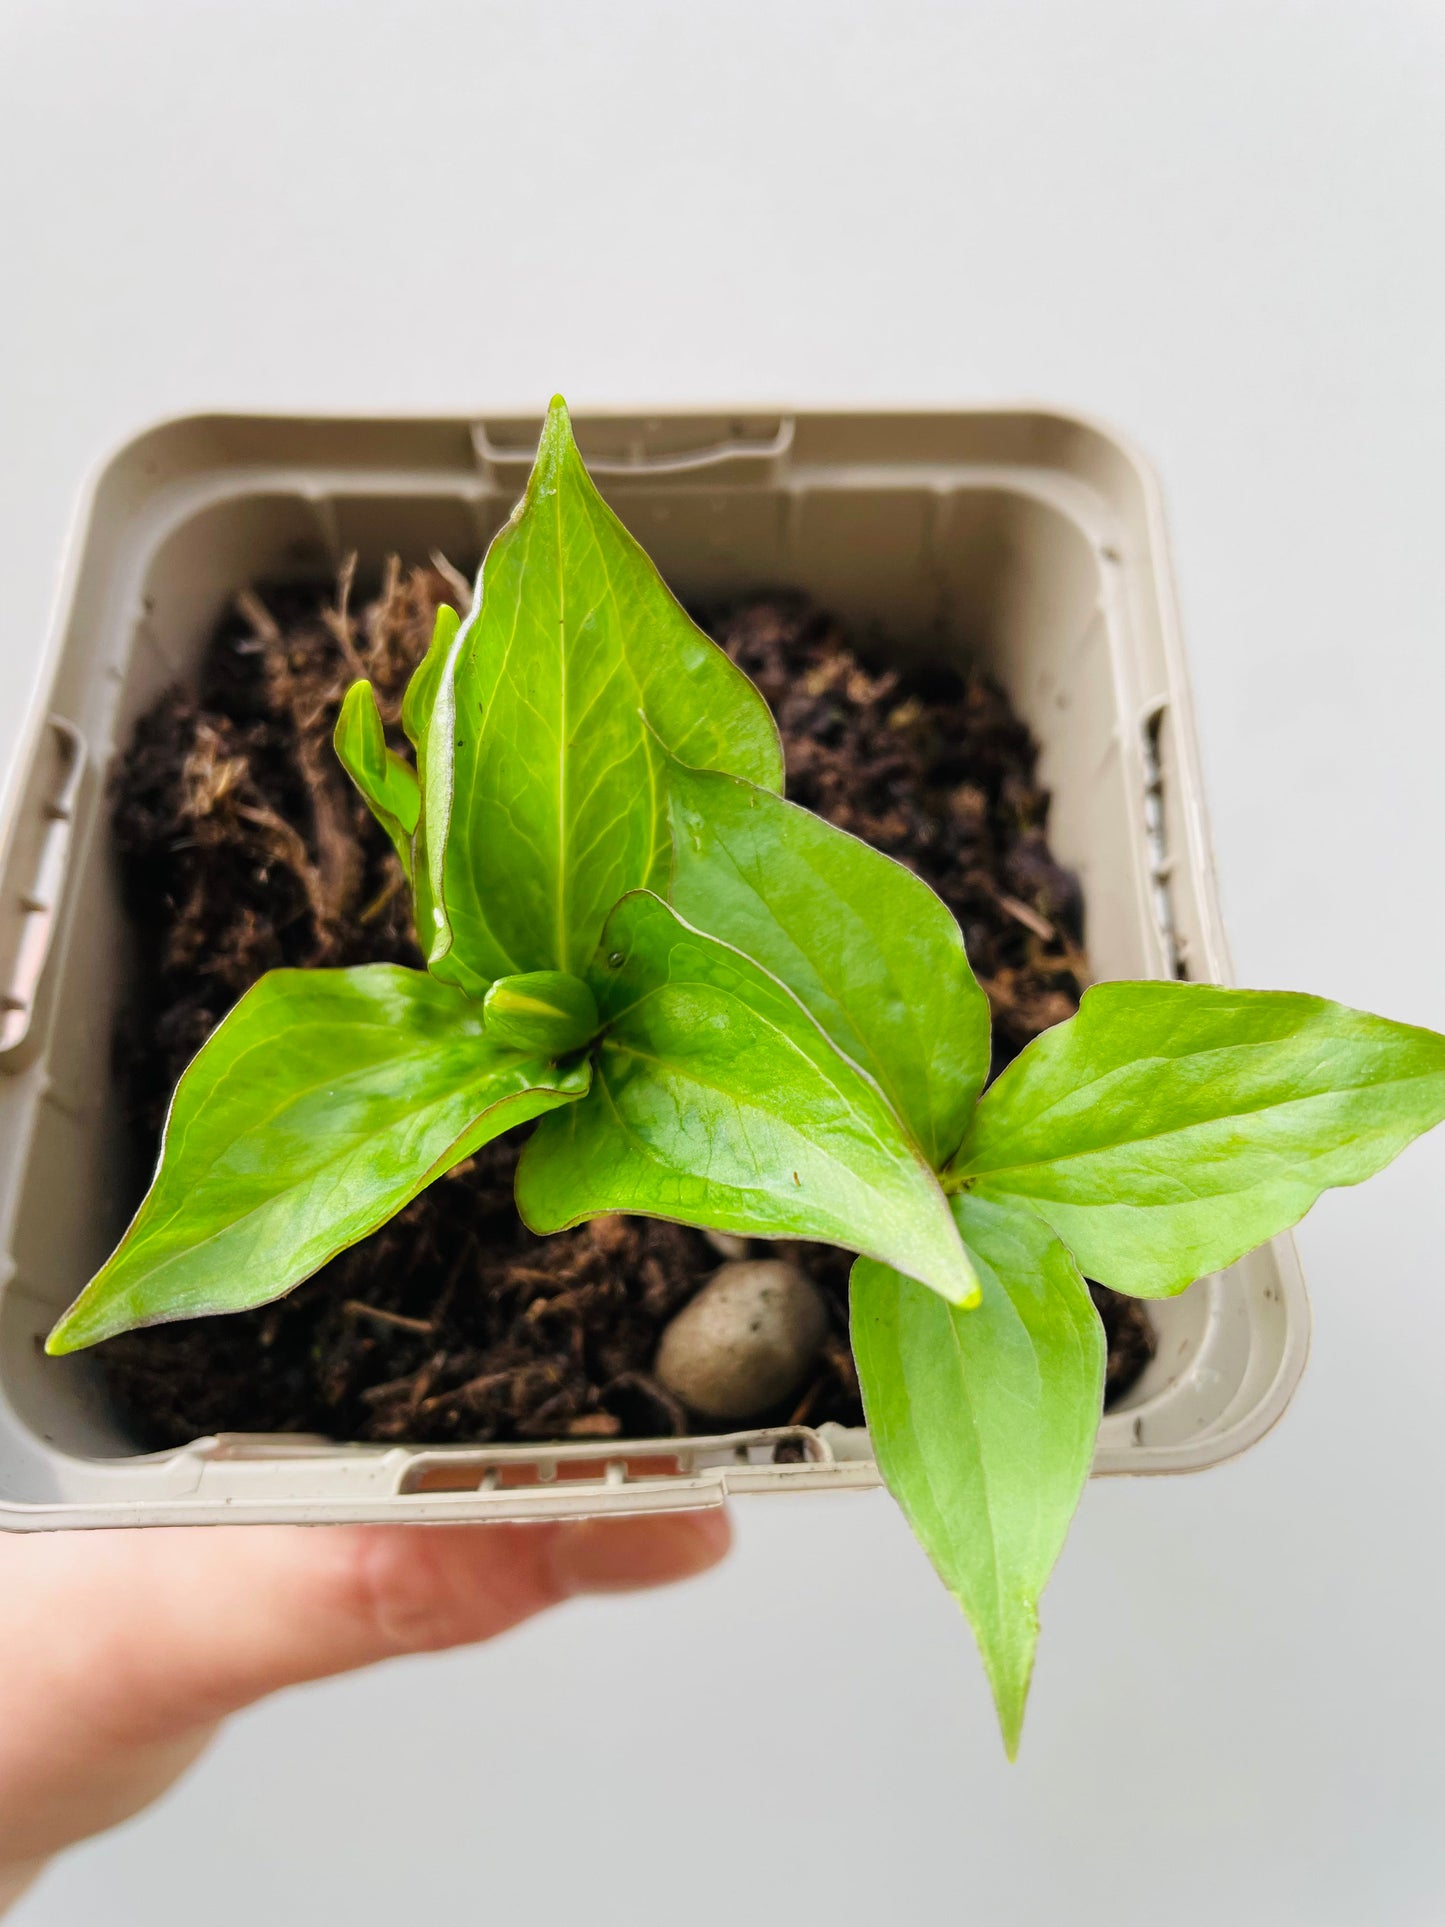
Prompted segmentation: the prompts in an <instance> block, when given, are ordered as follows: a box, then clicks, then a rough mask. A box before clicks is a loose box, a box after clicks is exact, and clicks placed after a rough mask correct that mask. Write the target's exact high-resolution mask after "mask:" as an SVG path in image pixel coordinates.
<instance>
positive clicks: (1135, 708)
mask: <svg viewBox="0 0 1445 1927" xmlns="http://www.w3.org/2000/svg"><path fill="white" fill-rule="evenodd" d="M538 426H539V424H538V422H537V421H536V420H535V419H525V420H519V419H511V418H507V419H496V420H488V421H485V422H465V421H341V420H337V421H315V420H308V421H294V420H280V419H270V418H264V417H237V418H210V419H194V420H187V421H179V422H174V423H171V424H168V425H166V426H164V427H161V428H157V429H155V430H154V431H152V432H151V433H149V434H146V435H143V436H142V437H141V438H140V439H139V440H137V441H135V442H133V443H131V444H130V446H129V447H127V448H125V449H124V450H122V452H121V453H120V454H119V455H118V456H116V457H115V459H114V460H113V461H112V462H110V464H109V465H108V466H107V467H106V468H105V470H104V471H103V473H102V474H101V475H100V477H99V479H98V481H97V482H96V484H95V486H94V489H93V491H92V492H91V495H90V498H89V501H88V503H87V505H86V507H85V509H84V512H83V516H82V520H81V525H80V529H79V532H78V535H77V538H76V541H75V544H74V550H73V554H72V557H71V560H70V564H69V568H68V571H67V576H66V580H65V584H64V589H63V593H62V597H61V604H60V615H59V620H58V623H57V626H56V630H55V634H54V636H53V638H52V640H51V644H50V648H49V651H48V653H47V656H46V661H45V693H44V695H43V697H42V699H41V701H40V704H39V706H38V710H37V714H36V716H35V718H34V722H33V726H32V729H31V731H30V737H29V743H28V748H27V750H26V754H25V758H24V760H23V763H22V765H21V767H20V770H19V772H18V776H17V780H16V781H15V782H14V783H13V784H12V785H11V788H10V793H9V804H8V811H7V815H6V820H5V830H4V840H3V845H0V993H3V994H0V1262H3V1274H0V1278H3V1282H0V1525H3V1526H8V1527H16V1528H20V1527H54V1526H103V1525H142V1524H162V1523H167V1524H169V1523H183V1522H211V1523H223V1522H225V1523H240V1522H254V1521H262V1520H304V1521H313V1522H319V1521H327V1520H343V1519H345V1520H359V1519H381V1520H419V1519H451V1520H460V1519H534V1518H542V1517H548V1516H553V1517H555V1516H558V1515H562V1514H573V1515H576V1514H587V1513H601V1512H617V1511H623V1512H626V1511H631V1512H638V1511H656V1510H664V1509H668V1508H680V1507H688V1506H697V1505H706V1504H713V1503H719V1502H721V1500H722V1499H723V1498H724V1497H725V1496H726V1495H727V1494H729V1493H733V1492H744V1491H773V1492H787V1491H806V1490H810V1489H818V1488H843V1487H860V1486H870V1485H874V1484H876V1483H877V1474H876V1471H875V1469H874V1466H873V1462H872V1459H871V1457H870V1455H869V1448H868V1439H867V1434H866V1433H865V1432H862V1431H849V1430H845V1429H844V1428H842V1427H838V1426H831V1425H825V1426H820V1427H818V1428H817V1429H816V1430H814V1429H811V1428H807V1427H796V1428H791V1429H789V1430H785V1431H778V1430H773V1431H753V1432H739V1433H730V1434H728V1435H726V1436H721V1437H713V1438H695V1439H688V1440H685V1441H677V1440H667V1441H660V1442H659V1441H646V1442H639V1443H632V1444H628V1443H616V1444H610V1445H608V1446H607V1447H606V1448H605V1449H604V1448H602V1447H600V1446H598V1445H597V1444H596V1443H595V1442H591V1443H589V1442H582V1443H568V1444H559V1445H554V1446H546V1445H544V1446H531V1445H528V1446H509V1447H481V1448H474V1447H443V1448H438V1447H425V1448H422V1447H404V1446H398V1447H378V1446H366V1445H346V1444H336V1443H332V1442H330V1441H326V1440H322V1439H309V1438H300V1437H295V1436H286V1437H263V1436H251V1435H230V1436H225V1437H220V1438H209V1439H200V1440H197V1441H196V1442H195V1443H194V1444H192V1445H189V1446H186V1447H184V1448H182V1449H180V1450H176V1451H170V1452H164V1453H155V1454H140V1453H137V1452H136V1451H135V1449H134V1446H133V1444H132V1442H131V1441H130V1440H128V1439H127V1438H126V1436H125V1434H124V1433H123V1431H121V1430H120V1429H119V1428H118V1426H117V1424H116V1422H115V1420H114V1418H113V1417H112V1416H111V1414H110V1413H109V1412H108V1410H107V1406H106V1400H105V1396H104V1392H103V1388H102V1382H101V1378H100V1375H99V1373H98V1371H97V1369H96V1366H95V1363H94V1360H93V1359H92V1358H90V1357H88V1356H86V1355H84V1354H81V1355H79V1356H77V1357H74V1358H67V1359H47V1358H45V1357H44V1355H43V1353H42V1350H41V1344H42V1340H43V1337H44V1334H45V1333H46V1331H47V1330H48V1329H49V1327H50V1325H51V1323H52V1322H53V1320H54V1318H55V1316H56V1314H57V1313H58V1312H59V1311H60V1310H61V1309H62V1308H63V1307H64V1306H65V1305H66V1304H67V1303H69V1301H70V1299H71V1298H72V1297H73V1296H74V1295H75V1293H76V1291H77V1290H78V1289H79V1287H80V1286H81V1285H82V1284H83V1283H84V1281H85V1279H86V1278H87V1277H88V1276H89V1275H90V1273H91V1272H92V1271H93V1270H94V1268H95V1266H96V1265H97V1263H98V1262H99V1261H100V1259H101V1258H102V1257H103V1256H104V1254H105V1253H106V1251H107V1250H108V1249H109V1247H110V1245H111V1244H112V1243H113V1241H114V1239H115V1237H116V1235H117V1234H118V1232H119V1231H120V1229H121V1228H122V1225H123V1221H124V1218H125V1215H126V1211H127V1207H128V1206H129V1204H130V1203H131V1202H133V1201H132V1200H131V1199H129V1198H127V1197H126V1196H124V1195H123V1194H122V1188H121V1182H120V1173H121V1172H122V1170H123V1169H124V1168H125V1167H124V1160H123V1159H122V1158H121V1156H120V1155H119V1149H118V1123H117V1117H116V1111H115V1103H114V1098H113V1094H112V1092H111V1090H110V1088H109V1082H108V1077H107V1074H106V1071H105V1068H104V1067H105V1066H107V1065H108V1063H109V1056H110V1034H111V1027H112V1022H113V1017H114V1013H115V1010H116V1006H117V1003H118V1001H119V999H120V998H121V997H122V995H123V993H124V989H125V984H126V978H127V972H128V970H130V969H131V968H132V967H133V964H132V959H131V954H130V943H129V939H128V934H127V930H126V925H125V920H124V918H123V916H122V914H121V909H120V905H119V902H118V900H117V892H116V884H115V875H114V866H113V863H112V861H111V856H110V852H109V850H108V847H107V826H106V814H105V809H104V778H105V774H106V770H107V767H108V765H109V763H110V760H111V757H112V755H113V754H114V752H115V749H116V747H117V745H118V744H121V743H123V742H124V741H125V739H126V737H127V735H128V732H129V731H130V729H131V727H132V725H133V723H134V722H135V719H136V717H137V716H138V715H139V714H140V712H141V711H142V710H143V709H144V708H145V707H146V706H147V705H148V704H149V703H150V702H151V701H152V700H153V699H154V698H155V697H156V696H157V695H158V694H159V692H160V691H161V689H162V688H163V687H164V686H165V685H166V684H167V683H169V682H171V681H173V680H174V679H176V678H178V677H184V676H186V675H187V674H188V673H189V672H190V671H191V670H192V669H193V668H194V666H195V663H196V661H197V658H198V656H199V653H200V651H201V649H202V647H203V645H204V643H205V641H206V639H207V637H208V636H209V634H210V632H211V630H212V628H213V626H214V624H215V622H216V620H217V618H218V616H219V615H220V614H221V613H222V611H223V610H224V609H225V608H226V607H227V606H228V604H229V602H230V599H231V598H232V596H233V595H234V593H235V591H236V590H237V589H238V588H240V587H242V586H244V585H245V584H246V583H248V582H252V581H255V580H258V579H270V580H275V579H277V578H286V577H292V578H305V577H315V578H317V579H319V580H321V579H330V578H332V577H333V575H334V571H335V569H336V566H337V564H338V562H339V561H340V559H341V558H342V556H343V555H345V554H346V553H347V552H349V551H351V550H356V551H358V552H359V554H360V558H361V562H362V565H363V567H365V566H366V565H367V564H373V565H375V564H379V563H380V561H381V559H382V557H383V556H384V555H385V554H386V553H388V552H390V551H392V550H399V551H400V552H401V553H402V554H403V555H404V556H414V557H417V558H421V557H424V556H425V555H426V554H427V553H428V552H429V551H430V550H432V549H433V548H439V549H441V550H443V551H444V552H445V553H446V554H447V555H448V556H450V557H451V558H452V559H453V560H454V561H457V562H459V563H462V564H464V565H467V566H470V565H472V564H474V563H475V562H476V561H477V559H478V558H479V557H480V555H481V553H482V550H483V549H484V547H485V545H486V543H487V541H488V540H489V538H490V537H491V535H492V534H493V533H494V531H495V530H496V528H497V527H498V525H499V524H500V523H501V521H502V519H503V518H504V517H505V515H506V514H507V512H508V511H509V509H510V508H511V506H512V503H513V501H514V500H515V498H516V496H517V494H518V493H519V491H520V488H521V484H522V482H523V480H524V478H525V475H526V471H527V467H528V464H529V463H530V460H531V456H532V451H533V449H534V447H535V443H536V436H537V430H538ZM578 435H579V440H580V442H581V445H582V448H583V452H584V453H585V454H586V456H587V458H588V460H589V463H590V465H591V468H592V472H593V474H594V475H595V476H596V477H597V479H598V481H599V483H600V485H601V486H602V488H603V489H604V490H605V491H606V493H607V494H608V496H609V497H610V499H611V500H612V502H613V504H614V506H615V507H616V508H617V510H618V512H619V514H620V515H621V516H622V517H623V519H624V521H625V522H626V523H627V524H628V526H629V527H630V528H631V529H632V530H633V532H634V533H635V534H636V535H637V537H638V538H639V540H640V541H641V542H642V543H643V544H644V546H645V547H646V548H647V549H648V550H649V551H650V553H651V554H652V555H653V556H654V557H655V558H656V560H657V562H658V565H659V566H660V568H661V569H662V571H663V573H664V574H665V575H666V576H667V578H668V580H669V581H670V582H671V583H672V584H673V585H674V587H676V588H677V589H679V590H680V591H681V592H682V593H684V594H687V593H696V592H713V591H718V590H724V589H739V588H755V587H763V586H768V585H778V584H787V585H796V586H798V587H800V588H802V589H805V590H807V591H809V592H810V593H811V594H812V595H814V596H816V597H817V599H818V600H819V601H820V602H821V603H822V604H824V605H825V606H826V607H828V608H830V609H833V610H836V611H838V612H839V613H840V614H841V615H842V616H843V617H845V618H846V619H847V620H848V621H849V622H850V623H852V624H855V625H858V626H859V627H862V628H864V629H866V628H867V627H868V625H870V624H871V623H874V622H876V623H877V624H878V625H879V626H880V628H882V629H883V630H884V631H885V632H886V633H887V634H890V635H894V636H904V637H908V638H911V641H910V643H909V644H908V647H909V648H910V649H911V650H913V651H914V652H915V653H923V654H928V655H933V656H944V657H948V656H954V657H963V656H968V657H971V658H974V659H982V660H983V661H984V662H985V663H986V664H987V665H988V666H989V667H990V668H991V669H992V670H993V671H994V673H995V674H996V675H997V676H998V677H999V678H1000V679H1001V680H1002V682H1003V683H1004V685H1005V686H1006V688H1007V690H1008V692H1009V695H1010V697H1011V698H1012V700H1013V702H1014V704H1015V706H1016V707H1017V709H1018V710H1019V712H1020V713H1021V714H1022V715H1023V717H1024V718H1025V719H1026V720H1027V721H1028V723H1029V724H1030V725H1031V727H1032V728H1033V730H1034V732H1035V734H1036V735H1037V737H1038V739H1039V741H1040V743H1041V744H1042V751H1043V753H1042V760H1041V776H1042V779H1043V780H1044V781H1045V782H1046V783H1047V784H1048V786H1049V788H1050V789H1051V790H1052V791H1053V796H1054V813H1053V817H1052V836H1053V843H1054V848H1055V850H1056V852H1057V854H1058V856H1059V858H1060V859H1061V861H1063V862H1064V863H1066V864H1069V865H1071V866H1072V867H1073V868H1074V869H1075V870H1076V871H1077V872H1078V874H1079V876H1080V879H1081V881H1082V884H1083V889H1084V896H1085V902H1086V905H1087V916H1088V930H1087V936H1088V946H1089V954H1090V960H1091V964H1092V968H1093V970H1094V971H1095V973H1096V975H1097V976H1099V977H1101V978H1109V977H1168V976H1174V975H1179V976H1189V977H1195V978H1203V979H1209V980H1213V981H1226V980H1227V979H1228V960H1227V954H1226V950H1225V944H1224V937H1223V933H1222V931H1221V928H1220V921H1219V912H1218V907H1217V905H1216V902H1215V892H1214V880H1213V873H1212V869H1211V861H1210V854H1209V842H1208V834H1207V829H1206V825H1205V817H1204V805H1203V799H1202V795H1201V791H1200V783H1199V774H1198V768H1197V762H1196V752H1195V746H1194V732H1193V723H1192V718H1191V714H1190V704H1189V693H1188V688H1187V684H1186V680H1185V673H1184V664H1183V658H1182V654H1181V650H1180V645H1179V640H1178V635H1177V631H1176V626H1175V616H1174V605H1173V598H1172V592H1171V586H1170V581H1169V571H1168V562H1167V556H1166V550H1165V540H1164V532H1163V524H1162V520H1161V514H1160V507H1159V498H1158V493H1157V490H1156V488H1155V485H1154V482H1153V480H1152V478H1151V477H1150V475H1149V473H1148V472H1147V470H1146V469H1145V468H1144V467H1143V465H1142V464H1141V463H1140V462H1139V460H1138V459H1137V458H1136V457H1135V456H1134V455H1133V454H1132V453H1131V452H1130V451H1129V450H1128V449H1126V448H1125V447H1123V446H1122V445H1121V444H1120V443H1119V442H1118V441H1117V440H1116V439H1115V438H1114V437H1112V436H1110V435H1109V434H1107V433H1105V432H1104V431H1103V430H1101V429H1099V428H1097V427H1095V426H1093V425H1092V424H1090V423H1088V422H1084V421H1080V420H1076V419H1073V418H1070V417H1066V416H1061V415H1058V414H1054V413H1048V412H1043V411H1039V410H1035V409H1000V410H979V411H960V412H956V413H947V414H864V413H848V414H804V415H797V416H779V415H766V416H763V415H748V414H744V415H739V416H718V415H669V416H659V417H641V416H629V417H594V418H590V419H584V420H583V421H581V422H580V423H579V424H578ZM1152 1315H1153V1317H1154V1320H1155V1324H1156V1327H1157V1331H1158V1338H1159V1346H1158V1353H1157V1356H1156V1357H1155V1359H1154V1361H1153V1363H1152V1364H1151V1365H1150V1367H1149V1369H1148V1370H1147V1372H1146V1373H1145V1375H1144V1377H1143V1379H1142V1380H1141V1381H1140V1383H1139V1384H1138V1385H1137V1386H1136V1387H1135V1389H1134V1390H1133V1392H1132V1393H1131V1394H1130V1395H1129V1398H1128V1399H1127V1400H1126V1401H1125V1403H1124V1404H1123V1406H1122V1407H1119V1408H1116V1409H1115V1410H1113V1411H1112V1412H1110V1413H1109V1414H1108V1415H1107V1416H1106V1418H1105V1420H1104V1424H1103V1429H1102V1432H1101V1434H1100V1439H1099V1451H1098V1458H1097V1461H1096V1466H1095V1469H1096V1470H1097V1471H1099V1472H1176V1471H1190V1470H1194V1469H1196V1468H1199V1467H1201V1466H1206V1465H1211V1464H1214V1463H1215V1462H1216V1461H1218V1460H1220V1459H1224V1458H1227V1457H1229V1456H1230V1455H1231V1454H1233V1453H1236V1452H1239V1451H1241V1450H1243V1448H1244V1447H1246V1446H1248V1445H1250V1444H1252V1443H1253V1442H1254V1440H1256V1439H1257V1438H1259V1437H1260V1435H1261V1434H1262V1433H1263V1432H1265V1431H1266V1430H1267V1429H1268V1428H1269V1426H1270V1425H1271V1424H1273V1422H1274V1421H1275V1419H1276V1418H1278V1416H1279V1414H1280V1412H1281V1411H1282V1410H1283V1408H1284V1406H1285V1404H1286V1402H1287V1400H1288V1399H1289V1396H1290V1394H1291V1392H1292V1391H1293V1389H1294V1386H1295V1384H1296V1382H1297V1380H1298V1378H1299V1375H1300V1372H1301V1370H1302V1368H1303V1364H1304V1358H1305V1352H1306V1348H1307V1344H1308V1327H1309V1314H1308V1308H1307V1303H1306V1299H1305V1293H1304V1286H1303V1282H1302V1279H1301V1277H1300V1272H1299V1267H1298V1263H1297V1260H1296V1258H1295V1253H1294V1247H1293V1244H1292V1242H1291V1240H1290V1239H1288V1238H1277V1239H1275V1240H1274V1241H1273V1243H1271V1244H1270V1245H1268V1246H1266V1247H1265V1248H1264V1249H1262V1250H1260V1251H1258V1252H1256V1253H1254V1254H1253V1255H1252V1256H1251V1257H1249V1258H1247V1259H1246V1260H1244V1261H1243V1262H1242V1263H1240V1264H1238V1265H1235V1266H1234V1267H1232V1268H1231V1269H1230V1270H1229V1271H1228V1272H1225V1273H1222V1274H1221V1275H1219V1276H1216V1277H1211V1278H1205V1279H1202V1280H1201V1281H1200V1282H1199V1283H1198V1284H1197V1285H1195V1286H1193V1287H1192V1288H1191V1289H1190V1290H1189V1291H1188V1292H1186V1293H1185V1294H1184V1295H1183V1296H1182V1297H1181V1298H1178V1299H1175V1300H1173V1301H1172V1302H1169V1303H1166V1304H1160V1305H1158V1306H1156V1307H1154V1308H1153V1309H1152ZM784 1440H791V1441H795V1442H796V1445H797V1446H798V1447H800V1448H801V1453H802V1456H801V1457H800V1458H793V1462H788V1463H779V1462H777V1457H776V1454H777V1448H778V1446H779V1445H780V1443H781V1442H783V1441H784ZM791 1457H792V1455H790V1458H791Z"/></svg>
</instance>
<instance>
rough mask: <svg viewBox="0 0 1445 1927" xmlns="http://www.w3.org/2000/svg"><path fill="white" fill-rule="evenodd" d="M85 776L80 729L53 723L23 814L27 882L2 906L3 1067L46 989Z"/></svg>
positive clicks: (16, 869)
mask: <svg viewBox="0 0 1445 1927" xmlns="http://www.w3.org/2000/svg"><path fill="white" fill-rule="evenodd" d="M84 775H85V745H84V743H83V742H82V741H81V737H80V732H79V731H78V730H77V729H75V728H74V727H73V726H72V725H71V724H70V723H67V722H63V721H62V720H61V718H60V717H59V716H52V717H51V718H50V720H49V722H48V724H47V726H46V731H45V737H44V740H43V742H42V744H41V747H40V752H39V754H38V755H37V757H36V759H35V767H34V769H33V770H32V771H31V775H30V782H29V793H28V795H26V796H25V797H24V798H23V800H22V802H21V805H20V809H19V812H18V813H17V817H16V827H15V843H14V845H13V847H12V851H11V854H10V859H9V862H8V863H7V865H6V867H7V869H8V870H10V873H11V874H12V875H14V874H17V873H18V875H19V876H20V878H22V879H23V881H22V883H21V886H20V888H19V890H18V891H17V892H16V894H15V896H14V897H13V898H11V897H9V895H8V892H7V899H6V901H5V902H4V904H3V905H0V958H3V977H0V985H3V988H0V1066H7V1067H8V1065H7V1060H9V1059H11V1058H12V1057H14V1055H15V1054H16V1053H17V1052H18V1051H19V1050H20V1048H21V1046H22V1045H23V1044H24V1043H25V1042H26V1040H27V1038H28V1037H29V1036H30V1032H31V1029H32V1027H33V1024H34V1019H35V1007H36V1003H37V1001H38V999H39V996H40V985H41V981H42V979H43V978H44V975H45V966H46V963H47V961H48V960H49V957H50V949H51V942H52V939H53V938H54V935H55V924H56V919H57V917H58V916H59V913H60V899H61V895H62V892H63V890H64V887H65V874H66V870H67V867H68V865H69V861H70V842H71V833H72V831H73V829H74V826H75V815H76V806H77V804H78V803H79V800H80V786H81V782H82V780H83V778H84Z"/></svg>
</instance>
